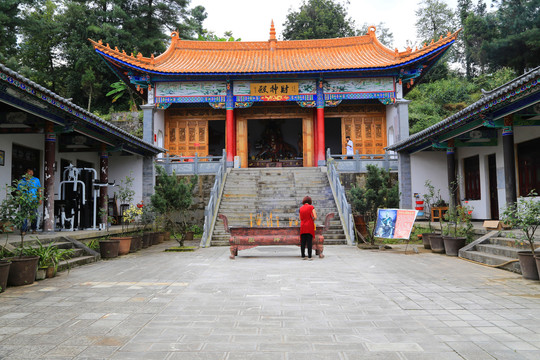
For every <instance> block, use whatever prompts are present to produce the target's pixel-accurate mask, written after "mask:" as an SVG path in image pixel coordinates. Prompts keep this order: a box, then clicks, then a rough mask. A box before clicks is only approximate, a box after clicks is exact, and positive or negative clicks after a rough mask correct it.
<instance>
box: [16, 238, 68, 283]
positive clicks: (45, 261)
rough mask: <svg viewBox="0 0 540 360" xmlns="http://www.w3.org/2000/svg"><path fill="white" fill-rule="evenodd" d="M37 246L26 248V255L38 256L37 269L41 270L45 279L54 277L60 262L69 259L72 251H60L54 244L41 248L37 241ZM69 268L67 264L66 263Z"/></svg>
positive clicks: (41, 245) (39, 242)
mask: <svg viewBox="0 0 540 360" xmlns="http://www.w3.org/2000/svg"><path fill="white" fill-rule="evenodd" d="M36 242H37V246H27V247H26V248H25V253H26V254H27V255H33V256H39V262H38V269H43V270H44V272H45V277H48V278H51V277H54V276H56V272H57V271H58V265H59V264H60V262H61V261H62V260H66V259H69V258H70V257H71V256H72V255H73V249H61V248H58V247H57V246H56V244H55V243H54V242H50V243H49V244H48V245H47V246H43V244H42V243H41V241H39V240H37V239H36ZM68 268H69V263H68Z"/></svg>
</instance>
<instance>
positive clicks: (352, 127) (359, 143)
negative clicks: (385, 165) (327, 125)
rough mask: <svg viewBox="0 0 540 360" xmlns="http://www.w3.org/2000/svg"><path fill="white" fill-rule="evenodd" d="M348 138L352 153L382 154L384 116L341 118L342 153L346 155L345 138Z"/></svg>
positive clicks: (384, 144) (384, 143) (384, 135)
mask: <svg viewBox="0 0 540 360" xmlns="http://www.w3.org/2000/svg"><path fill="white" fill-rule="evenodd" d="M346 136H350V137H351V140H352V142H353V146H354V153H355V154H356V151H358V153H359V154H384V152H385V151H384V147H385V146H386V123H385V117H384V114H369V115H357V116H351V117H346V118H342V120H341V137H342V153H343V154H346V153H347V151H346V148H345V137H346Z"/></svg>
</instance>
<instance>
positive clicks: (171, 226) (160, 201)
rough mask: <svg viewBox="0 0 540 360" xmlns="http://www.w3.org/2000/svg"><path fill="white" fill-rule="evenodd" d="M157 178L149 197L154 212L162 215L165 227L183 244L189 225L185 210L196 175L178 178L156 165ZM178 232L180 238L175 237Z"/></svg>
mask: <svg viewBox="0 0 540 360" xmlns="http://www.w3.org/2000/svg"><path fill="white" fill-rule="evenodd" d="M156 171H157V178H156V186H155V188H154V195H152V197H151V198H150V201H151V204H152V207H153V208H154V210H155V212H156V213H157V214H159V215H161V216H163V218H164V220H165V226H166V229H168V230H172V234H173V236H174V238H175V239H176V241H178V243H179V244H180V246H184V237H185V234H186V231H187V229H188V227H189V225H188V223H187V219H186V217H187V211H188V209H189V208H190V206H191V203H192V201H193V193H192V192H193V187H194V186H195V184H196V183H197V177H196V176H192V177H191V180H190V181H187V180H185V179H180V178H178V176H176V174H175V173H174V172H173V174H172V175H169V174H167V173H166V172H165V169H164V168H163V167H161V166H157V167H156ZM177 233H180V234H181V236H180V238H178V237H177Z"/></svg>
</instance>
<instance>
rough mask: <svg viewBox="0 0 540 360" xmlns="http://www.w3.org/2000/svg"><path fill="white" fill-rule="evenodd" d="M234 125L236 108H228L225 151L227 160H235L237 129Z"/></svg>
mask: <svg viewBox="0 0 540 360" xmlns="http://www.w3.org/2000/svg"><path fill="white" fill-rule="evenodd" d="M235 130H236V129H235V126H234V109H227V110H226V117H225V151H227V161H234V154H235V147H236V146H235V139H236V131H235Z"/></svg>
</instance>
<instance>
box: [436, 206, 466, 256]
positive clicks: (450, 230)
mask: <svg viewBox="0 0 540 360" xmlns="http://www.w3.org/2000/svg"><path fill="white" fill-rule="evenodd" d="M472 211H473V210H472V208H471V207H469V206H468V202H467V201H465V202H464V204H462V205H458V206H452V207H450V209H448V212H447V213H446V214H445V219H446V220H447V221H448V224H447V226H446V228H445V230H444V232H443V241H444V250H445V252H446V255H448V256H458V252H459V249H461V248H462V247H464V246H465V244H466V243H467V241H471V240H472V236H473V225H472V223H471V218H472V216H471V214H472Z"/></svg>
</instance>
